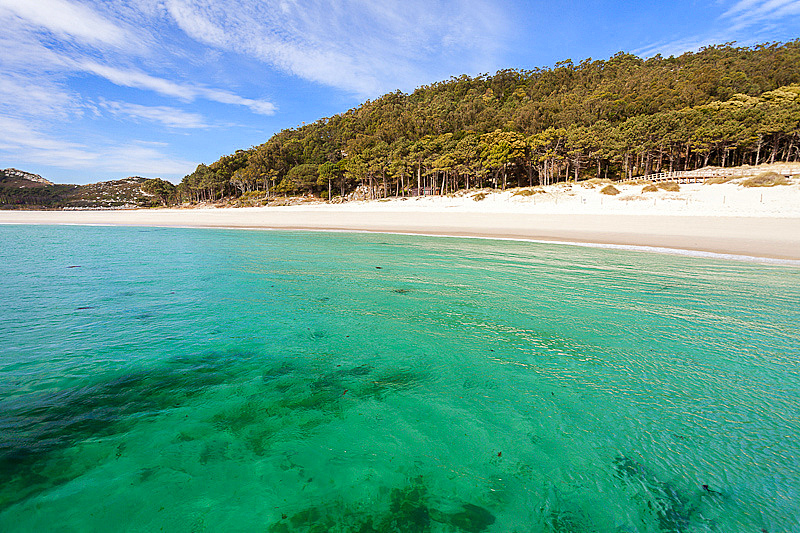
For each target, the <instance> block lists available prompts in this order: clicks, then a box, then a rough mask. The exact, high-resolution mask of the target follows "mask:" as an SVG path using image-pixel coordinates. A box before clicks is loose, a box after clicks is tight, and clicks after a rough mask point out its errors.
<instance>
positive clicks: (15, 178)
mask: <svg viewBox="0 0 800 533" xmlns="http://www.w3.org/2000/svg"><path fill="white" fill-rule="evenodd" d="M0 185H2V186H3V187H21V188H22V187H46V186H48V185H55V183H53V182H52V181H49V180H46V179H44V178H43V177H41V176H40V175H39V174H32V173H31V172H25V171H24V170H17V169H16V168H6V169H4V170H0Z"/></svg>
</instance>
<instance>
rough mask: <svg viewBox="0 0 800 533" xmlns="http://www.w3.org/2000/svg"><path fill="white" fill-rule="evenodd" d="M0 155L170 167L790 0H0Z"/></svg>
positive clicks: (21, 162)
mask: <svg viewBox="0 0 800 533" xmlns="http://www.w3.org/2000/svg"><path fill="white" fill-rule="evenodd" d="M0 25H2V28H3V29H2V32H0V41H2V42H1V43H0V50H2V53H0V168H7V167H15V168H20V169H22V170H27V171H31V172H35V173H38V174H41V175H42V176H44V177H46V178H49V179H51V180H53V181H55V182H58V183H90V182H95V181H100V180H108V179H118V178H122V177H126V176H132V175H139V176H147V177H162V178H165V179H169V180H171V181H173V182H175V183H177V182H179V181H180V180H181V178H182V177H183V176H184V175H185V174H187V173H190V172H191V171H193V170H194V168H195V167H196V165H197V164H198V163H201V162H205V163H210V162H212V161H215V160H216V159H217V158H218V157H219V156H220V155H223V154H227V153H232V152H233V151H235V150H236V149H239V148H249V147H250V146H253V145H257V144H260V143H262V142H264V141H266V140H267V139H268V138H269V137H270V136H271V135H272V134H273V133H275V132H277V131H280V130H282V129H286V128H292V127H296V126H298V125H300V124H302V123H304V122H313V121H315V120H317V119H319V118H321V117H327V116H331V115H334V114H336V113H340V112H343V111H346V110H347V109H349V108H351V107H354V106H357V105H358V104H360V103H361V102H363V101H364V100H366V99H371V98H376V97H378V96H380V95H381V94H384V93H386V92H389V91H394V90H396V89H400V90H402V91H405V92H410V91H413V90H414V88H415V87H418V86H420V85H424V84H428V83H432V82H435V81H440V80H444V79H448V78H449V77H450V76H458V75H460V74H470V75H476V74H480V73H493V72H495V71H496V70H498V69H502V68H524V69H530V68H535V67H546V66H552V65H553V64H554V63H555V62H556V61H560V60H563V59H567V58H570V59H572V60H573V61H575V62H578V61H580V60H582V59H585V58H587V57H592V58H594V59H605V58H607V57H609V56H611V55H613V54H614V53H616V52H618V51H620V50H623V51H626V52H632V53H635V54H638V55H642V56H651V55H655V54H657V53H660V54H662V55H665V56H668V55H672V54H675V55H677V54H680V53H682V52H685V51H689V50H697V49H698V48H699V47H701V46H704V45H709V44H719V43H724V42H730V41H736V42H737V43H738V44H739V45H752V44H755V43H761V42H771V41H783V42H785V41H788V40H793V39H795V38H797V37H800V0H716V1H713V0H712V1H709V2H698V1H687V0H675V1H673V2H619V3H617V2H608V1H601V0H594V1H585V2H559V1H547V2H546V1H521V0H499V1H490V0H338V1H336V0H269V1H266V0H265V1H256V0H238V1H235V0H106V1H101V0H0Z"/></svg>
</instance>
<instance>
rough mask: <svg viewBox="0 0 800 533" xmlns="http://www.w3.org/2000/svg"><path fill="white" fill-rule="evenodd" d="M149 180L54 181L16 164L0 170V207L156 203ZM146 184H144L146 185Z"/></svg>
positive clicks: (128, 206)
mask: <svg viewBox="0 0 800 533" xmlns="http://www.w3.org/2000/svg"><path fill="white" fill-rule="evenodd" d="M151 181H154V180H148V179H147V178H141V177H130V178H125V179H121V180H113V181H101V182H98V183H90V184H88V185H63V184H55V183H53V182H51V181H49V180H47V179H45V178H43V177H41V176H39V175H38V174H33V173H30V172H25V171H23V170H18V169H15V168H7V169H5V170H2V171H0V209H37V208H38V209H114V208H117V209H120V208H131V207H150V206H153V205H159V204H160V201H159V200H158V199H157V198H156V197H155V195H153V194H151V193H148V192H145V191H144V190H143V187H145V184H146V183H148V182H151ZM145 188H146V187H145Z"/></svg>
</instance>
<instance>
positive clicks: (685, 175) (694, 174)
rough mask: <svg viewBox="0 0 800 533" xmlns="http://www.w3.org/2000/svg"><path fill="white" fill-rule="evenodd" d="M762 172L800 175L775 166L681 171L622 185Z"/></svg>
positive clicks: (694, 180)
mask: <svg viewBox="0 0 800 533" xmlns="http://www.w3.org/2000/svg"><path fill="white" fill-rule="evenodd" d="M761 172H775V173H777V174H783V175H784V176H786V177H789V176H792V175H797V174H800V171H798V167H797V166H789V165H787V166H773V167H769V168H764V169H759V168H755V167H750V168H743V167H735V168H716V167H714V168H700V169H697V170H679V171H677V172H658V173H656V174H647V175H645V176H635V177H632V178H626V179H624V180H622V183H625V182H627V181H635V180H645V181H652V182H653V183H658V182H663V181H675V182H677V183H703V182H704V181H705V180H707V179H708V178H723V177H724V178H727V177H734V178H735V177H744V176H753V175H756V174H760V173H761Z"/></svg>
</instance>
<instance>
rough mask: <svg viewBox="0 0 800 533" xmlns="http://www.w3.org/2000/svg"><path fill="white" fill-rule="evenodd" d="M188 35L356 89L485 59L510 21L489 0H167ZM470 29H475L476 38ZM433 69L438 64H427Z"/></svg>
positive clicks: (373, 89)
mask: <svg viewBox="0 0 800 533" xmlns="http://www.w3.org/2000/svg"><path fill="white" fill-rule="evenodd" d="M164 5H165V6H166V8H167V10H168V13H169V15H170V16H171V17H172V18H173V19H174V20H175V23H176V24H177V25H178V26H179V27H180V28H181V29H182V30H183V31H184V32H185V33H186V34H187V35H189V36H190V37H192V38H193V39H195V40H196V41H198V42H201V43H204V44H207V45H210V46H214V47H217V48H219V49H223V50H229V51H233V52H237V53H240V54H243V55H246V56H250V57H254V58H257V59H259V60H261V61H264V62H266V63H268V64H270V65H272V66H275V67H277V68H279V69H281V70H283V71H284V72H287V73H290V74H293V75H296V76H299V77H301V78H304V79H307V80H310V81H314V82H319V83H323V84H326V85H330V86H334V87H338V88H341V89H344V90H347V91H351V92H354V93H356V94H359V95H375V94H376V93H377V92H379V91H385V90H392V89H394V88H397V87H398V86H404V87H405V86H408V85H409V83H411V84H415V83H418V82H419V81H422V80H425V79H426V78H428V77H430V76H431V75H433V76H440V75H444V73H445V71H446V72H447V75H449V74H450V73H452V70H451V69H452V68H453V65H458V67H456V68H458V69H459V71H462V69H476V70H481V69H482V68H484V67H486V66H487V65H488V64H490V63H491V62H492V60H493V59H494V55H495V53H496V51H497V50H498V47H499V46H500V43H501V42H502V40H503V36H502V31H503V30H502V28H507V27H508V24H507V21H505V20H503V16H502V14H501V12H500V10H499V9H498V8H497V7H495V4H494V3H492V2H490V1H488V0H450V1H443V0H406V1H399V0H372V1H368V0H306V1H302V2H301V1H297V0H282V1H280V2H257V1H244V2H237V3H235V4H232V3H230V2H227V1H225V0H165V3H164ZM476 36H480V37H478V38H476ZM437 69H440V70H441V71H442V72H441V73H437V72H431V71H432V70H434V71H435V70H437Z"/></svg>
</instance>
